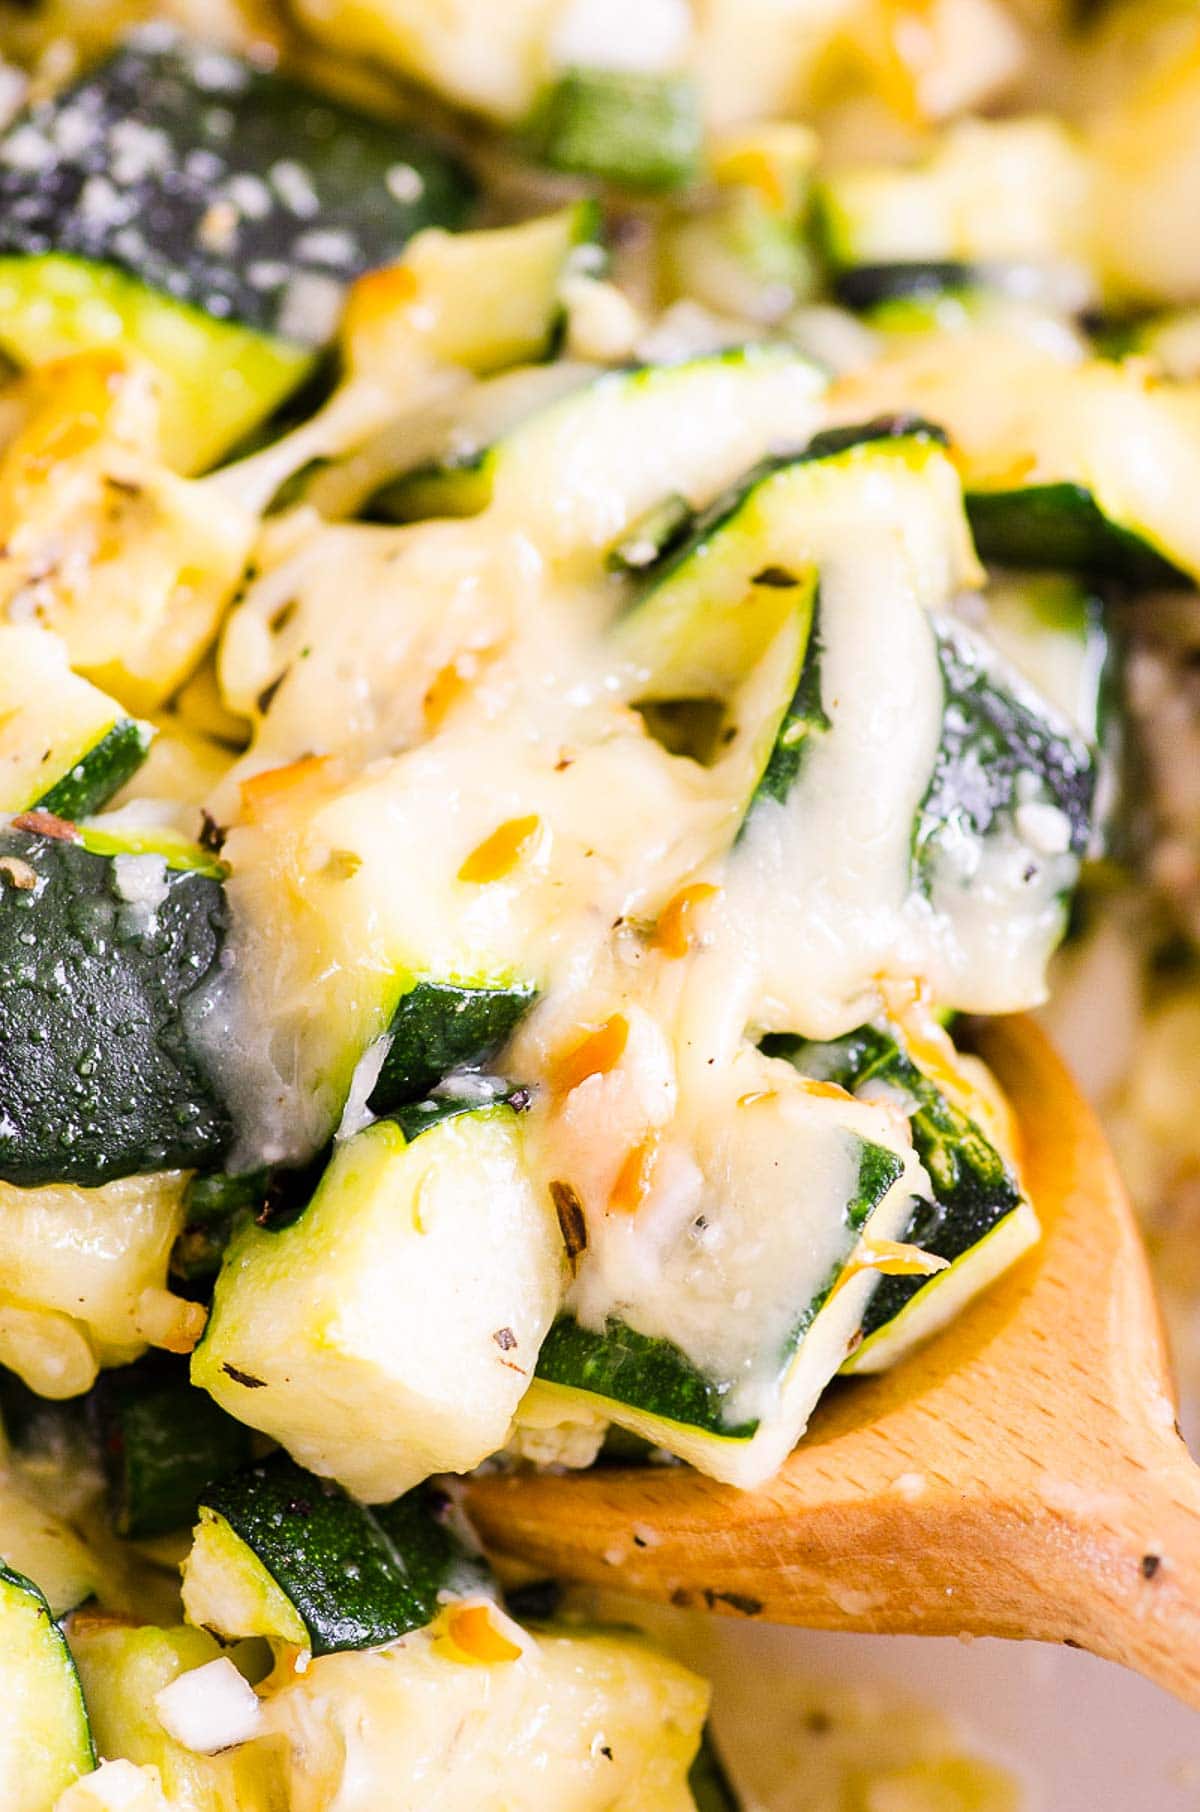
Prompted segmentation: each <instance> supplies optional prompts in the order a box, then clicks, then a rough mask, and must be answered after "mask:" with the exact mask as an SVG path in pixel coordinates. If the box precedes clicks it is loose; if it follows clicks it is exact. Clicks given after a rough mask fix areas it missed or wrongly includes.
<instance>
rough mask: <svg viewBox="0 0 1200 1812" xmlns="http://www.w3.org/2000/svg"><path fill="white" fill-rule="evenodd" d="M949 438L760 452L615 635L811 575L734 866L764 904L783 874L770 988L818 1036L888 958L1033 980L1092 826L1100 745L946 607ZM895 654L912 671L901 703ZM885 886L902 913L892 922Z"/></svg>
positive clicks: (1015, 998)
mask: <svg viewBox="0 0 1200 1812" xmlns="http://www.w3.org/2000/svg"><path fill="white" fill-rule="evenodd" d="M943 446H944V437H943V436H942V435H941V433H940V431H939V430H937V429H935V428H932V427H930V426H929V425H928V424H927V423H924V422H921V421H920V420H917V419H914V418H911V417H884V418H880V419H877V420H875V421H872V422H868V423H866V424H865V425H862V426H857V425H851V426H849V427H845V428H838V429H835V430H831V431H828V432H826V433H822V434H819V435H817V436H816V437H815V439H814V440H813V441H812V443H811V444H810V446H809V447H808V448H807V449H806V450H805V451H804V452H803V453H801V454H796V455H785V456H780V457H777V458H775V459H772V460H768V461H766V462H765V463H764V464H763V465H762V466H760V467H758V468H756V469H755V470H753V471H752V472H751V473H750V474H749V475H748V476H747V477H746V479H744V480H743V481H742V483H741V484H740V485H739V486H737V487H735V488H734V489H733V491H732V492H731V493H730V494H729V495H728V496H727V497H725V498H723V499H721V500H719V501H718V503H717V504H716V505H714V506H713V507H712V509H711V510H710V511H708V512H707V513H706V514H705V516H704V517H702V518H701V519H700V520H699V522H698V524H697V527H696V530H695V532H694V534H693V537H692V538H691V540H689V541H688V542H687V543H686V544H685V545H684V546H683V547H682V549H680V550H679V551H678V552H677V553H675V554H674V555H673V556H671V557H670V558H669V559H668V560H667V562H666V563H665V566H664V568H663V570H662V572H661V573H660V574H659V575H658V576H657V582H656V584H655V586H654V587H653V588H652V590H651V591H650V593H649V597H648V599H647V600H645V601H644V602H643V604H642V605H641V606H639V607H637V608H636V609H635V610H634V611H633V612H632V613H631V615H630V617H629V618H628V619H627V625H628V627H626V625H624V624H622V625H619V626H618V629H617V631H616V637H615V639H616V641H617V644H618V645H620V641H621V637H622V635H626V636H630V637H632V636H634V635H635V634H636V631H637V626H638V620H639V617H640V616H642V615H643V614H646V615H648V616H649V617H650V620H651V621H652V620H653V615H654V613H655V612H656V611H657V612H658V613H661V614H662V615H664V616H667V615H668V614H669V613H670V612H672V611H673V612H674V613H675V615H676V616H677V617H678V619H679V621H681V622H683V621H687V622H690V624H691V625H692V626H693V633H696V634H699V633H700V627H701V626H702V625H703V624H704V623H705V621H706V620H716V621H718V622H719V621H720V620H721V619H722V613H728V614H729V616H730V617H731V619H732V620H733V621H735V622H736V621H738V620H739V615H740V614H745V613H746V612H748V611H751V612H752V614H755V613H758V612H761V611H762V610H763V609H764V608H765V605H764V604H763V603H762V602H759V601H758V599H759V598H760V597H766V596H769V597H771V598H779V597H784V596H787V595H788V592H787V590H781V589H779V588H781V587H792V588H793V589H794V588H795V587H796V586H798V585H799V584H800V582H801V581H803V582H804V583H806V584H809V585H811V584H812V581H813V577H814V575H815V576H816V577H817V578H818V579H819V583H820V597H819V605H818V604H817V603H816V600H815V599H814V603H813V606H812V621H810V624H809V628H808V641H807V648H806V653H805V658H804V663H803V666H802V668H801V669H800V672H799V674H798V677H797V684H796V687H795V690H794V692H793V695H792V698H791V702H790V705H789V707H788V710H787V712H786V714H785V716H784V717H783V719H782V722H781V725H780V729H779V733H778V736H777V738H776V742H775V746H774V749H773V750H772V752H771V757H770V760H769V761H768V762H767V763H766V765H765V769H764V773H763V779H762V781H761V782H760V784H759V786H758V788H757V791H756V792H755V794H754V799H753V805H754V809H753V810H751V811H750V812H749V813H748V814H747V816H746V818H745V820H744V823H743V832H742V837H741V840H740V843H739V849H738V853H737V857H736V859H735V862H734V864H733V867H732V869H731V873H730V884H731V886H733V887H734V889H735V891H736V893H737V901H738V904H737V910H738V911H739V912H744V913H746V914H748V915H749V916H750V917H751V918H756V915H760V914H762V913H763V912H764V911H765V908H764V906H763V904H762V897H763V882H762V872H763V871H766V872H769V873H770V874H771V875H772V876H774V877H776V878H778V877H780V876H782V875H787V877H788V884H789V890H785V893H784V896H783V898H782V899H780V898H779V896H778V894H776V895H775V897H774V898H773V899H772V905H771V909H770V923H769V924H767V923H764V924H763V925H762V929H761V939H762V945H761V947H762V949H763V950H764V952H765V954H766V960H767V962H768V964H769V965H770V968H769V978H770V979H769V982H768V983H767V984H766V985H765V991H766V992H767V993H768V994H770V995H771V996H772V997H773V998H774V999H775V1001H776V1002H777V1003H778V1007H777V1009H773V1010H777V1011H778V1014H779V1017H780V1018H782V1019H783V1022H784V1023H785V1024H786V1023H787V1022H788V1020H789V1018H790V1019H791V1020H792V1023H793V1024H803V1027H804V1030H805V1031H807V1032H809V1033H810V1034H811V1035H818V1034H820V1033H822V1032H825V1031H826V1030H828V1031H829V1032H830V1033H833V1032H840V1031H841V1030H842V1029H843V1028H844V1027H845V1025H846V1023H847V1020H848V1019H850V1016H851V1015H854V1016H855V1017H861V1016H862V1014H863V1012H864V1011H870V1007H869V1005H868V1002H869V1000H870V998H871V990H872V987H873V977H874V976H875V975H877V974H878V973H880V972H881V971H886V970H887V969H888V968H889V965H894V964H896V963H899V964H901V965H902V966H903V968H904V969H905V971H906V972H909V971H911V972H917V973H922V974H925V975H927V976H928V977H930V978H931V979H932V980H933V981H934V983H935V985H936V987H937V988H938V990H939V992H940V995H941V997H942V998H943V999H945V1000H946V1001H947V1002H948V1004H951V1005H953V1006H958V1007H979V1008H981V1010H987V1011H998V1010H1006V1009H1011V1008H1012V1007H1014V1006H1017V1005H1024V1004H1029V1003H1030V1002H1032V1000H1034V999H1036V998H1038V997H1039V996H1040V992H1041V988H1042V970H1043V968H1044V964H1045V961H1046V958H1047V957H1048V955H1049V952H1050V950H1051V949H1052V948H1053V946H1054V944H1055V943H1056V942H1057V941H1058V938H1059V937H1060V936H1061V932H1062V928H1063V915H1062V902H1063V898H1064V896H1065V895H1066V894H1067V892H1068V891H1069V890H1070V889H1071V887H1073V885H1074V883H1075V881H1076V879H1077V876H1078V868H1079V861H1080V858H1081V856H1082V855H1083V853H1084V851H1085V850H1086V848H1087V847H1088V845H1089V842H1090V839H1091V835H1092V816H1093V809H1094V795H1095V788H1096V775H1097V760H1096V752H1095V750H1094V749H1093V748H1092V747H1090V745H1088V744H1087V743H1086V742H1085V740H1084V739H1083V738H1082V737H1081V736H1080V735H1079V733H1078V731H1077V730H1076V729H1075V727H1074V725H1073V724H1071V723H1069V722H1067V721H1066V720H1064V719H1061V718H1060V717H1059V716H1058V714H1057V713H1056V712H1055V711H1054V710H1053V709H1052V708H1051V707H1050V706H1048V705H1047V704H1046V703H1045V701H1043V700H1042V699H1041V698H1040V697H1039V696H1038V695H1037V694H1036V693H1034V692H1033V691H1032V689H1031V688H1028V687H1026V686H1024V685H1023V684H1022V682H1021V681H1020V679H1019V678H1018V676H1016V675H1009V674H1008V673H1007V671H1006V670H1005V669H1004V667H1003V665H1002V664H1001V663H1000V662H999V661H997V660H995V659H994V658H993V657H992V656H991V655H990V653H989V651H988V650H987V649H986V647H985V646H984V645H983V644H981V643H980V642H979V641H978V640H977V638H975V637H973V636H972V634H971V632H970V631H969V630H967V629H966V628H965V627H964V628H961V629H960V628H959V627H958V626H957V625H956V624H954V623H953V622H951V621H949V620H948V619H946V618H944V617H943V616H941V615H940V614H939V613H940V612H942V611H944V610H945V609H946V608H947V607H948V606H949V605H950V603H951V601H952V599H953V596H954V591H955V587H956V584H960V583H961V582H962V581H963V580H967V581H968V582H969V581H970V579H971V578H973V577H974V576H975V574H974V570H973V560H972V554H971V549H970V545H969V541H968V538H967V534H966V524H965V520H964V518H963V514H962V504H961V492H960V490H959V488H958V484H957V479H956V477H955V474H954V473H953V470H952V468H951V465H950V462H949V461H948V459H947V457H946V454H945V452H944V451H943ZM885 516H886V519H887V520H888V521H889V522H890V523H892V524H893V530H892V532H893V533H894V535H895V538H896V542H897V546H898V549H899V550H902V557H901V556H900V555H898V557H897V559H895V560H893V561H892V562H890V563H887V562H884V561H883V560H882V558H881V557H880V556H879V554H878V551H877V550H878V547H879V545H880V543H879V541H878V533H879V530H880V528H881V525H882V522H883V520H884V518H885ZM868 525H870V526H871V528H872V529H874V530H875V534H874V535H871V534H868V532H867V530H868ZM902 571H903V572H904V573H905V574H907V578H906V579H905V580H903V581H902V580H901V573H902ZM885 594H886V596H887V599H888V601H887V603H886V604H885V603H884V598H885ZM751 600H754V603H753V605H751ZM814 627H815V634H814V633H813V629H814ZM885 648H886V649H887V652H886V653H885V652H884V649H885ZM901 663H902V664H903V665H904V670H905V671H906V672H907V673H909V674H911V676H912V678H911V685H910V687H909V691H908V693H907V694H906V697H908V699H909V701H910V702H909V704H908V705H907V707H906V708H904V709H901V708H899V706H898V705H897V704H896V703H895V700H896V696H897V695H896V690H895V685H894V673H895V670H896V668H897V666H898V665H899V664H901ZM833 699H836V701H837V703H836V707H835V705H834V704H833V703H832V702H831V700H833ZM885 796H886V798H887V799H888V800H889V801H890V803H889V804H888V806H887V807H886V809H885V807H884V805H883V799H884V797H885ZM835 798H836V799H839V800H841V801H842V804H841V805H840V806H839V807H838V808H836V809H835V807H834V806H833V804H832V801H833V800H834V799H835ZM768 808H769V809H768ZM905 824H907V825H908V827H909V834H908V835H907V836H905V835H904V831H903V826H904V825H905ZM851 826H855V827H861V828H859V829H857V831H856V832H854V831H852V830H851V828H850V827H851ZM818 850H819V851H820V854H818V853H817V852H818ZM867 852H869V855H868V853H867ZM743 864H744V866H743ZM868 867H869V868H870V870H871V876H870V879H869V880H868V879H867V869H868ZM851 877H854V878H853V879H851ZM1034 883H1036V884H1037V885H1036V887H1035V886H1034V885H1033V884H1034ZM1002 894H1003V895H1004V897H1005V899H1006V901H1007V900H1011V901H1012V907H1013V910H1012V913H1011V915H1009V916H1011V919H1012V931H1013V935H1012V936H1011V937H1010V938H1009V939H1008V942H1007V944H1006V946H1005V948H1004V950H1003V951H1000V952H999V953H998V954H999V956H1000V957H1001V959H1002V960H1001V961H994V960H993V959H992V949H993V947H994V946H995V943H996V940H995V939H993V940H992V943H991V945H989V948H988V953H987V954H986V955H985V954H984V951H983V942H984V941H986V938H987V926H988V925H990V924H991V923H993V922H994V919H995V918H996V917H998V916H999V908H998V907H997V905H996V904H995V902H996V901H997V900H998V899H999V897H1000V896H1001V895H1002ZM834 895H836V896H837V898H838V902H839V905H838V907H837V908H836V909H835V908H833V907H832V906H831V904H830V902H831V899H832V897H833V896H834ZM882 898H889V899H892V900H893V901H894V902H895V907H896V918H895V920H894V921H893V927H892V929H891V930H890V931H886V932H882V933H881V920H880V918H879V915H878V912H877V911H876V908H877V905H878V902H879V900H880V899H882ZM926 899H932V901H933V905H934V908H935V912H936V914H937V924H936V926H935V925H934V924H933V922H932V921H931V919H930V917H929V915H928V912H927V909H926V906H925V900H926ZM985 899H986V900H987V901H988V906H987V912H986V914H985V913H983V912H982V911H981V902H982V901H984V900H985ZM802 901H808V902H810V903H811V905H810V907H809V908H804V907H802V905H801V902H802ZM813 915H815V916H817V917H819V918H821V919H822V921H823V933H822V939H823V944H824V947H825V948H826V950H827V952H832V951H833V950H834V949H836V951H837V958H836V961H833V960H825V961H823V962H822V964H821V966H820V968H819V970H817V969H816V968H808V967H806V961H807V959H806V956H805V952H806V950H809V949H812V948H814V945H813V941H812V937H811V936H807V937H806V935H805V933H804V931H803V930H802V927H803V926H805V925H807V926H808V927H809V930H810V932H811V925H812V916H813ZM854 927H857V928H859V929H858V930H855V929H853V928H854ZM1018 927H1019V933H1020V934H1019V935H1017V932H1018ZM888 940H891V941H890V942H889V941H888ZM871 950H874V952H875V955H874V956H872V955H870V954H869V952H870V951H871ZM984 978H986V979H984ZM797 1016H799V1017H797ZM839 1020H840V1024H839V1023H838V1021H839ZM851 1023H853V1021H852V1020H851Z"/></svg>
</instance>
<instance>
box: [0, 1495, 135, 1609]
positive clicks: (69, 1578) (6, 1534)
mask: <svg viewBox="0 0 1200 1812" xmlns="http://www.w3.org/2000/svg"><path fill="white" fill-rule="evenodd" d="M45 1484H46V1478H45V1474H44V1473H42V1472H41V1471H40V1469H38V1468H36V1467H31V1468H30V1469H29V1471H28V1472H27V1473H25V1474H24V1475H22V1474H20V1473H18V1472H17V1471H16V1469H15V1468H14V1469H12V1470H10V1471H9V1472H8V1473H7V1474H6V1475H4V1476H3V1477H0V1530H2V1531H3V1549H2V1552H3V1556H4V1563H5V1565H6V1566H8V1567H11V1568H12V1569H13V1571H14V1572H17V1573H20V1574H22V1575H23V1576H24V1577H25V1578H27V1579H36V1581H37V1583H38V1590H39V1591H40V1592H41V1593H42V1594H43V1596H44V1597H45V1600H46V1603H47V1605H48V1606H49V1609H50V1615H51V1616H52V1617H54V1618H56V1619H57V1618H60V1617H65V1616H66V1614H67V1612H68V1611H73V1610H76V1609H77V1608H78V1606H79V1605H81V1604H84V1603H86V1601H87V1600H88V1599H89V1598H94V1597H96V1596H97V1595H98V1594H99V1593H100V1592H101V1591H102V1590H105V1589H106V1588H107V1587H108V1585H109V1574H108V1570H107V1568H106V1567H105V1565H104V1563H103V1562H102V1561H101V1560H100V1559H99V1557H98V1556H97V1555H96V1554H94V1553H92V1551H91V1550H90V1549H89V1548H88V1546H87V1545H86V1543H85V1542H84V1541H83V1540H82V1538H81V1537H80V1536H79V1535H77V1534H76V1532H75V1530H74V1529H73V1528H72V1527H71V1525H70V1524H69V1523H67V1522H64V1521H63V1520H62V1518H61V1517H59V1516H55V1515H53V1514H52V1513H51V1512H50V1511H49V1510H47V1509H46V1508H45V1506H44V1503H43V1502H42V1501H39V1500H41V1499H43V1498H44V1497H45ZM39 1488H40V1489H39ZM35 1494H36V1495H35Z"/></svg>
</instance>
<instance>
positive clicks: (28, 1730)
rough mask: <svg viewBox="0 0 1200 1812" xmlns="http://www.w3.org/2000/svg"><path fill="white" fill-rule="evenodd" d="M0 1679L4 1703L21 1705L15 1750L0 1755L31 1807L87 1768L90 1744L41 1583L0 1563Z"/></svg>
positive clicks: (13, 1731) (53, 1796)
mask: <svg viewBox="0 0 1200 1812" xmlns="http://www.w3.org/2000/svg"><path fill="white" fill-rule="evenodd" d="M0 1681H2V1682H3V1685H4V1689H5V1695H6V1698H7V1699H8V1701H9V1703H10V1705H11V1704H13V1703H14V1702H15V1703H16V1704H18V1705H19V1706H20V1708H21V1710H20V1716H19V1718H18V1719H17V1720H15V1721H14V1722H12V1723H10V1740H11V1741H13V1744H14V1748H15V1751H16V1753H15V1755H6V1757H5V1778H6V1779H7V1780H8V1781H9V1782H10V1783H11V1784H12V1785H13V1786H14V1787H15V1788H17V1789H18V1791H19V1792H20V1793H21V1795H22V1797H21V1798H20V1801H19V1804H20V1805H21V1806H22V1807H28V1808H29V1809H30V1812H34V1809H35V1808H40V1807H41V1806H43V1805H45V1806H47V1807H49V1806H51V1805H53V1804H54V1803H55V1802H56V1800H57V1798H58V1795H59V1794H60V1793H61V1792H62V1791H64V1790H65V1789H66V1788H67V1787H68V1786H70V1784H71V1783H72V1781H75V1780H78V1779H79V1777H80V1775H84V1774H88V1773H90V1772H91V1770H92V1769H93V1768H95V1766H96V1750H95V1746H94V1745H93V1742H92V1732H91V1726H90V1724H89V1722H88V1714H87V1708H86V1707H85V1705H84V1702H83V1689H82V1687H81V1686H80V1683H79V1675H78V1673H77V1672H76V1668H75V1663H74V1661H73V1659H72V1658H71V1651H70V1649H69V1648H68V1647H67V1639H66V1637H65V1636H64V1635H63V1632H62V1630H61V1629H60V1628H59V1626H58V1624H57V1623H56V1622H55V1621H54V1617H53V1614H52V1612H51V1610H50V1606H49V1604H48V1603H47V1602H46V1598H45V1596H44V1594H43V1593H42V1591H41V1588H40V1587H39V1586H37V1585H36V1584H35V1583H34V1582H33V1580H32V1579H26V1577H25V1575H24V1574H23V1573H18V1572H16V1571H15V1570H14V1569H12V1568H11V1567H6V1566H4V1565H3V1563H0Z"/></svg>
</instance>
